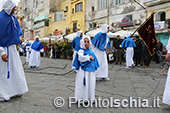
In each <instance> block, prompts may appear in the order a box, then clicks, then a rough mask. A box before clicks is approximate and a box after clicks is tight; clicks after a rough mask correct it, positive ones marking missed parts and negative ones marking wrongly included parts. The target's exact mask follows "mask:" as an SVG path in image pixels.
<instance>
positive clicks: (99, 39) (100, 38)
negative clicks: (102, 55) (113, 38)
mask: <svg viewBox="0 0 170 113" xmlns="http://www.w3.org/2000/svg"><path fill="white" fill-rule="evenodd" d="M107 38H108V43H107V46H106V48H108V49H110V39H109V36H108V35H107V33H102V32H99V33H97V34H96V35H95V37H94V38H93V39H92V44H93V45H94V46H95V47H97V48H98V49H100V50H102V51H104V50H105V45H106V40H107Z"/></svg>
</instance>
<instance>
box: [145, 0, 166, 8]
mask: <svg viewBox="0 0 170 113" xmlns="http://www.w3.org/2000/svg"><path fill="white" fill-rule="evenodd" d="M167 2H169V0H149V1H148V0H146V1H145V2H144V5H145V6H148V7H150V6H155V5H158V4H163V3H167Z"/></svg>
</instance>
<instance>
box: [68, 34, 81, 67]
mask: <svg viewBox="0 0 170 113" xmlns="http://www.w3.org/2000/svg"><path fill="white" fill-rule="evenodd" d="M76 34H77V36H76V37H75V38H74V39H73V41H72V43H71V46H72V48H73V60H72V64H73V62H74V58H75V56H76V54H77V51H79V49H80V41H81V39H82V37H83V32H82V31H77V33H76ZM72 69H74V67H72Z"/></svg>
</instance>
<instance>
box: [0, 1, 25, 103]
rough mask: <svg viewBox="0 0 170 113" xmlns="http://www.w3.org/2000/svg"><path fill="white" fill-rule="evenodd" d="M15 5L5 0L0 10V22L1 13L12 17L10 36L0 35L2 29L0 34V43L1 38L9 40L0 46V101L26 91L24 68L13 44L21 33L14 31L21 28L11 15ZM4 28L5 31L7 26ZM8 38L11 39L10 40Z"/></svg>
mask: <svg viewBox="0 0 170 113" xmlns="http://www.w3.org/2000/svg"><path fill="white" fill-rule="evenodd" d="M15 6H16V5H15V4H14V3H13V2H12V1H11V0H7V1H6V2H5V4H4V5H3V11H1V12H0V24H1V23H2V21H3V20H2V15H6V16H5V17H7V18H8V19H10V18H12V19H11V23H10V25H11V29H10V30H11V31H12V32H11V34H12V36H11V35H10V36H9V35H8V33H7V34H6V37H1V36H3V35H4V34H2V31H1V34H0V35H1V36H0V37H1V38H3V39H0V44H3V43H2V42H3V40H8V38H9V41H6V43H7V45H8V46H0V57H1V58H0V67H1V68H0V101H5V100H10V98H11V97H13V96H19V95H22V94H24V93H26V92H28V87H27V82H26V79H25V74H24V70H23V67H22V63H21V60H20V57H19V54H18V52H17V49H16V45H15V44H19V43H20V39H19V36H20V35H22V32H21V33H17V32H16V31H18V32H19V31H21V28H20V26H19V22H18V21H17V19H16V17H15V16H14V15H12V13H13V12H14V9H15ZM4 12H5V13H6V14H5V13H4ZM7 15H8V16H7ZM11 15H12V16H11ZM5 21H6V20H5ZM4 24H5V23H4ZM10 25H9V26H10ZM4 26H5V25H4ZM2 28H3V26H0V29H2ZM3 29H4V28H3ZM4 30H5V31H7V30H9V28H8V29H4ZM7 37H8V38H7ZM10 40H13V41H12V42H10ZM16 40H17V41H16ZM13 42H15V43H13Z"/></svg>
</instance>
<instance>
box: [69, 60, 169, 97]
mask: <svg viewBox="0 0 170 113" xmlns="http://www.w3.org/2000/svg"><path fill="white" fill-rule="evenodd" d="M167 65H168V62H167V63H166V65H165V66H164V68H163V69H162V74H161V78H160V79H159V81H158V84H157V85H156V87H155V88H154V90H153V91H152V92H151V93H150V94H149V95H148V96H147V97H146V99H148V98H149V97H151V96H152V95H153V93H154V92H155V91H156V89H157V88H158V86H159V84H160V82H161V80H162V78H163V74H164V71H165V69H166V66H167ZM66 87H67V88H68V89H69V90H71V91H74V90H73V89H71V87H75V86H72V85H67V86H66ZM96 91H99V92H102V93H106V94H112V95H118V96H122V97H128V98H129V97H131V96H127V95H123V94H119V93H113V92H107V91H103V90H100V89H96Z"/></svg>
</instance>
